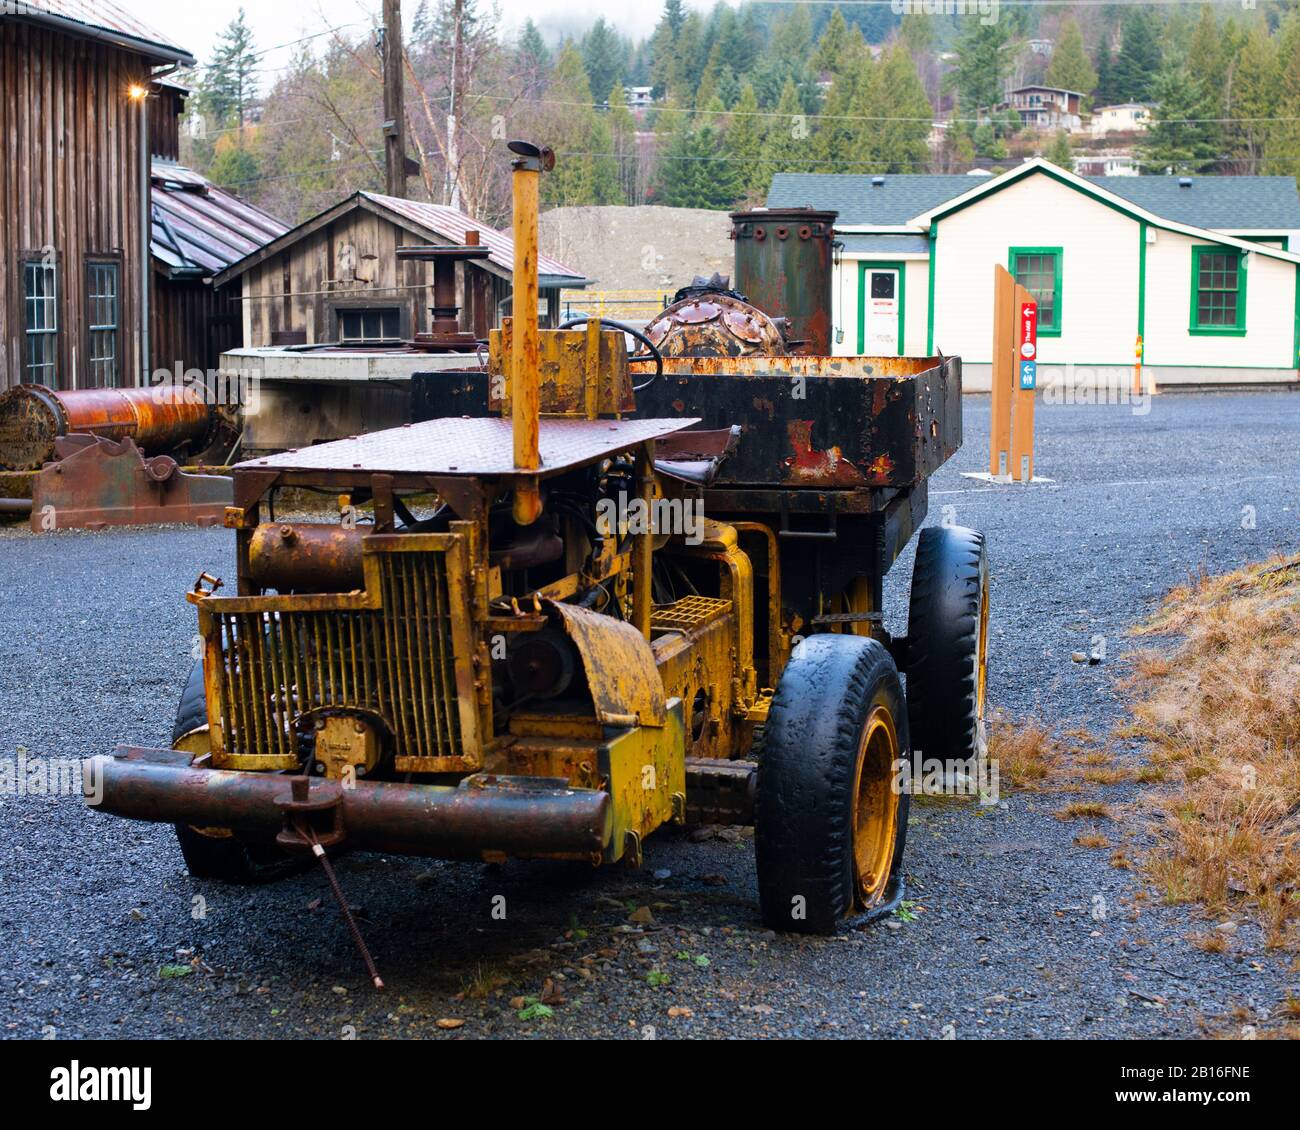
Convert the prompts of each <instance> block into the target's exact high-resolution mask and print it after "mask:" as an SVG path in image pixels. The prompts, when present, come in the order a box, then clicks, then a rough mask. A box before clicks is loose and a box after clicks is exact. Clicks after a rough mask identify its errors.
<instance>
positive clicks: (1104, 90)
mask: <svg viewBox="0 0 1300 1130" xmlns="http://www.w3.org/2000/svg"><path fill="white" fill-rule="evenodd" d="M1118 101H1119V98H1118V96H1117V95H1116V93H1115V56H1114V54H1113V53H1112V52H1111V49H1110V42H1109V40H1108V39H1107V38H1106V37H1105V36H1102V40H1101V42H1100V43H1099V44H1098V45H1097V97H1096V99H1095V100H1094V104H1095V105H1097V106H1113V105H1115V103H1116V102H1118Z"/></svg>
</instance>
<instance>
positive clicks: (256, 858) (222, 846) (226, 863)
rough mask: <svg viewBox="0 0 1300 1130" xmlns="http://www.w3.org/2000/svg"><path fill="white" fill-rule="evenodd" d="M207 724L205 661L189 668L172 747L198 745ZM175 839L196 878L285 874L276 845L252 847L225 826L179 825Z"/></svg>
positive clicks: (234, 879)
mask: <svg viewBox="0 0 1300 1130" xmlns="http://www.w3.org/2000/svg"><path fill="white" fill-rule="evenodd" d="M207 724H208V709H207V703H206V701H205V700H204V692H203V661H202V660H199V661H197V662H196V663H195V664H194V666H193V667H191V668H190V673H189V677H188V678H187V679H186V680H185V689H184V690H182V691H181V701H180V704H179V705H178V706H177V707H176V724H175V725H174V726H173V727H172V748H173V749H188V750H190V751H191V752H194V749H193V748H192V746H193V745H196V744H197V742H196V739H199V738H201V737H202V736H203V734H204V732H205V731H206V728H207ZM175 828H176V841H177V843H179V844H180V848H181V855H182V856H184V857H185V866H186V868H187V870H188V871H189V873H190V874H191V875H193V876H194V877H195V878H196V879H220V880H222V881H223V882H227V883H257V882H264V881H266V880H267V879H272V878H275V877H276V876H278V875H280V874H282V873H283V872H284V871H285V869H286V867H287V864H288V859H287V857H286V856H285V855H284V854H283V853H282V852H278V851H276V850H275V849H274V848H264V847H250V846H249V845H247V844H243V843H241V842H240V841H239V840H237V839H235V837H234V836H233V835H231V833H230V832H229V831H228V830H227V829H224V828H195V827H192V826H191V825H189V824H177V825H175Z"/></svg>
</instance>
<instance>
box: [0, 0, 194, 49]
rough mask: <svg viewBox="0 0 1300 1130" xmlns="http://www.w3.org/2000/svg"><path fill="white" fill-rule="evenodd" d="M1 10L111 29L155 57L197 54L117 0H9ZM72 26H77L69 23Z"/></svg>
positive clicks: (94, 30)
mask: <svg viewBox="0 0 1300 1130" xmlns="http://www.w3.org/2000/svg"><path fill="white" fill-rule="evenodd" d="M11 9H12V10H11ZM0 14H3V15H6V16H15V17H18V18H20V19H22V18H26V19H30V20H34V21H35V22H37V23H42V22H44V23H51V24H53V23H56V22H58V23H61V24H63V25H64V26H65V27H66V26H67V25H69V24H74V25H75V24H80V25H82V26H83V27H84V28H85V30H86V32H87V33H88V34H94V33H97V32H102V33H108V34H109V35H110V36H112V37H114V38H117V39H119V40H121V41H123V45H124V46H135V47H138V48H139V50H140V51H141V53H142V54H146V55H150V56H151V57H153V58H157V59H165V60H169V61H174V62H179V63H193V62H194V56H193V55H191V54H190V53H189V52H188V51H186V50H185V48H183V47H178V46H177V45H176V44H174V43H172V42H170V41H169V40H168V39H166V38H164V37H163V36H162V35H161V34H160V33H159V32H157V31H156V30H154V29H153V28H152V27H150V26H149V25H148V24H147V23H145V22H144V21H143V20H141V19H139V18H138V17H136V16H134V15H132V14H131V13H130V12H128V11H126V9H124V8H122V7H119V6H118V5H117V4H115V3H113V0H23V2H22V3H20V4H6V5H5V6H4V10H3V12H0ZM43 17H44V18H43ZM68 30H69V31H75V30H76V29H75V28H73V27H68ZM128 41H129V42H128Z"/></svg>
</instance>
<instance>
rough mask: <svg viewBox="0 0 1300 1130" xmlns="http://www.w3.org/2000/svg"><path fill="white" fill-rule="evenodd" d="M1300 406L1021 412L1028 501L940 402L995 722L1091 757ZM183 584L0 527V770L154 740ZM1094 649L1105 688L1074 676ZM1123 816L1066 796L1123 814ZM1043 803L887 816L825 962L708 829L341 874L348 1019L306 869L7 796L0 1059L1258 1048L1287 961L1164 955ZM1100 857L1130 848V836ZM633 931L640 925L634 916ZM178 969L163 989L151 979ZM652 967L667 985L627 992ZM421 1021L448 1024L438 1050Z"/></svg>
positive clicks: (204, 552) (326, 907)
mask: <svg viewBox="0 0 1300 1130" xmlns="http://www.w3.org/2000/svg"><path fill="white" fill-rule="evenodd" d="M1298 409H1300V398H1298V397H1296V396H1295V395H1294V394H1288V393H1268V394H1248V395H1245V394H1243V395H1227V394H1219V395H1211V394H1196V395H1177V396H1175V395H1166V396H1164V397H1162V398H1160V399H1158V400H1157V401H1156V402H1155V404H1154V406H1153V410H1152V411H1151V413H1150V414H1149V415H1147V416H1134V415H1132V414H1131V413H1130V412H1129V411H1128V410H1127V409H1125V408H1122V407H1081V406H1080V407H1052V406H1046V407H1043V408H1040V411H1039V448H1038V469H1039V473H1040V474H1042V475H1046V476H1050V477H1051V478H1053V479H1054V480H1055V482H1054V483H1050V484H1048V483H1044V484H1038V485H1035V486H1033V487H1031V488H1028V489H1026V488H1020V487H993V486H989V485H987V484H983V483H978V482H974V481H971V480H969V479H965V478H962V477H961V476H960V474H959V472H960V471H963V470H977V469H980V468H981V467H982V466H983V465H984V462H985V459H986V449H985V443H986V440H985V436H986V433H987V420H988V401H987V399H986V398H982V397H981V398H968V400H967V404H966V425H967V444H966V447H965V448H964V449H963V451H962V452H961V453H960V454H959V455H958V456H957V458H956V459H954V460H953V461H952V463H951V464H950V465H949V466H948V467H946V468H945V469H944V470H943V471H942V472H941V473H940V474H939V475H938V476H936V478H935V479H934V480H933V483H932V493H931V514H930V521H932V522H937V521H940V520H941V519H942V518H943V516H944V511H943V508H944V507H949V506H950V507H952V508H953V510H952V511H951V512H950V516H951V517H952V518H953V519H954V520H955V521H957V522H959V523H962V524H966V525H971V526H975V527H978V528H981V529H983V530H984V531H986V533H987V534H988V536H989V541H990V546H991V552H992V556H993V565H994V575H993V613H992V633H993V634H992V656H991V673H990V687H991V691H990V694H991V699H992V703H993V705H994V707H996V708H1000V709H1003V710H1006V711H1007V712H1009V713H1010V714H1012V715H1026V714H1032V713H1036V714H1038V715H1041V716H1042V717H1044V718H1046V719H1049V720H1051V721H1052V722H1054V723H1059V724H1060V725H1061V726H1062V727H1069V726H1074V725H1086V726H1087V727H1089V728H1090V729H1091V730H1092V731H1093V732H1094V733H1097V734H1098V735H1102V734H1104V733H1105V732H1106V730H1107V729H1108V728H1109V726H1110V724H1111V723H1112V722H1114V721H1116V720H1117V719H1118V718H1119V717H1120V714H1121V709H1122V702H1121V699H1120V697H1119V692H1117V690H1116V688H1115V679H1116V677H1117V675H1119V674H1122V672H1123V669H1124V659H1123V654H1124V652H1125V651H1126V650H1127V649H1128V648H1129V647H1131V646H1132V645H1131V644H1130V642H1129V641H1128V640H1127V639H1126V638H1125V631H1126V629H1127V628H1128V627H1130V626H1131V625H1132V624H1133V623H1135V622H1136V621H1138V620H1139V619H1141V618H1142V617H1143V616H1144V615H1145V614H1146V613H1147V612H1148V611H1149V610H1150V609H1152V607H1153V606H1154V604H1155V602H1156V601H1157V600H1158V598H1159V596H1160V594H1161V593H1162V592H1163V591H1164V590H1165V589H1167V588H1168V587H1169V586H1170V585H1172V584H1175V583H1177V582H1179V581H1180V580H1182V579H1184V578H1185V577H1186V576H1187V575H1188V574H1189V573H1194V572H1196V571H1198V570H1202V569H1204V570H1208V571H1220V570H1227V569H1231V568H1234V567H1237V566H1239V565H1241V564H1243V563H1245V562H1248V561H1251V560H1254V559H1258V558H1260V557H1262V556H1264V555H1266V554H1267V553H1269V552H1270V551H1272V550H1275V549H1278V548H1282V547H1289V548H1291V549H1294V547H1295V545H1296V542H1297V535H1298V534H1300V526H1298V525H1297V517H1298V515H1300V490H1298V489H1297V487H1298V485H1300V411H1297V410H1298ZM1246 507H1252V508H1253V517H1254V521H1253V528H1247V527H1248V526H1249V525H1251V523H1247V526H1243V516H1248V515H1250V514H1251V513H1252V512H1251V511H1247V510H1245V509H1244V508H1246ZM200 570H207V571H209V572H212V573H215V574H225V575H230V574H231V573H232V572H233V565H232V557H231V538H230V535H229V534H228V533H227V532H226V531H223V530H194V529H149V530H118V531H110V532H105V533H99V534H89V533H79V532H68V533H60V534H55V535H45V536H33V535H31V534H29V533H27V532H26V531H25V530H23V529H18V528H13V527H9V528H6V529H0V608H3V615H0V628H2V630H0V704H2V705H3V709H0V756H2V757H4V758H6V759H9V760H10V762H11V763H12V759H13V758H14V756H15V753H16V750H17V747H20V746H21V747H23V748H25V749H26V751H27V752H28V754H29V755H31V756H41V757H44V756H85V755H88V754H92V753H99V752H104V751H107V750H109V749H111V748H112V746H113V745H114V744H115V743H117V742H120V741H131V742H136V743H141V744H163V743H164V742H165V740H166V738H167V737H168V733H169V730H170V726H171V721H172V714H173V711H174V708H175V699H176V696H177V694H178V692H179V687H180V683H181V680H182V678H183V676H184V674H185V672H186V670H187V668H188V666H189V663H190V648H191V641H192V638H193V634H194V620H193V614H192V610H191V609H190V607H189V606H188V605H187V604H186V603H185V602H184V600H183V597H182V595H181V594H182V592H183V590H184V589H185V588H187V587H188V586H189V585H190V584H192V582H193V580H194V578H195V576H196V575H197V574H198V572H199V571H200ZM909 573H910V553H909V555H908V558H907V559H905V560H903V561H900V562H899V564H898V566H897V567H896V569H895V571H894V573H893V574H891V578H890V581H891V583H890V596H891V602H892V607H893V619H892V625H893V626H894V627H895V628H896V629H899V630H901V628H902V626H903V625H902V623H901V620H900V619H899V616H898V613H899V610H900V609H902V608H903V607H904V603H903V602H904V601H905V596H906V582H907V578H908V576H909ZM1096 634H1100V635H1103V636H1105V638H1106V641H1107V651H1108V656H1109V658H1108V659H1107V661H1106V662H1105V663H1103V664H1102V665H1100V666H1095V667H1089V666H1082V665H1077V664H1074V663H1072V662H1071V660H1070V653H1071V652H1072V651H1075V650H1086V649H1087V648H1088V647H1089V646H1090V643H1091V640H1092V637H1093V636H1094V635H1096ZM1133 795H1134V787H1133V786H1116V787H1110V788H1098V789H1093V790H1091V791H1085V792H1084V793H1082V794H1078V795H1077V796H1074V797H1071V798H1069V799H1081V798H1085V799H1086V798H1089V797H1093V796H1096V797H1098V798H1101V799H1105V800H1106V801H1107V802H1108V803H1110V804H1111V805H1112V806H1113V807H1116V808H1121V807H1122V806H1123V805H1124V804H1125V802H1126V801H1128V800H1130V799H1131V798H1132V796H1133ZM1063 803H1064V799H1063V798H1062V797H1061V796H1059V795H1058V796H1053V795H1045V794H1038V795H1034V794H1012V795H1010V796H1007V797H1005V798H1004V802H1003V803H1002V804H1001V805H999V806H996V807H992V808H976V807H972V806H969V805H960V804H927V805H921V806H918V807H917V809H915V810H914V815H913V822H912V827H911V830H910V834H909V860H908V865H907V870H908V874H909V888H910V889H909V898H910V899H911V900H912V902H913V903H914V905H913V906H912V907H911V908H910V914H909V915H908V916H906V917H907V918H909V919H910V920H906V921H904V920H902V919H900V918H894V919H891V920H889V921H887V922H883V923H877V924H875V925H872V926H870V927H867V928H865V929H862V930H858V931H846V932H844V933H843V934H841V935H840V936H838V937H835V938H832V939H828V940H822V939H811V940H810V939H800V938H794V937H782V936H776V935H774V934H771V933H770V932H767V931H765V930H763V929H762V928H761V926H760V925H759V923H758V921H757V906H756V892H755V884H754V877H753V861H752V848H751V845H750V843H749V840H748V839H747V838H745V837H742V836H738V835H737V836H733V835H731V834H728V838H725V839H708V840H706V841H703V842H696V841H695V839H694V838H693V837H691V836H688V835H684V834H681V833H674V832H668V833H665V834H661V835H657V836H655V837H653V838H652V839H651V840H650V841H649V842H648V843H647V851H646V866H645V868H644V870H642V871H641V872H639V873H629V872H624V871H611V872H608V873H604V872H597V873H593V872H591V871H590V870H589V869H585V868H575V867H563V866H547V865H541V864H509V865H506V866H504V867H501V868H493V867H484V866H477V865H465V864H441V863H432V864H430V863H428V862H424V861H419V860H403V859H388V858H381V857H379V856H375V855H355V856H351V857H348V858H346V859H344V860H342V861H341V862H340V863H339V865H338V871H339V875H340V878H341V881H342V883H343V886H344V888H345V890H346V891H347V892H348V894H349V897H350V898H351V900H352V901H353V903H354V904H355V905H356V906H358V907H360V908H362V915H363V922H362V925H363V930H364V931H365V934H366V936H367V938H368V939H369V941H370V943H371V946H372V948H373V950H374V954H375V958H376V961H377V963H378V965H379V968H380V970H381V971H382V973H383V975H384V978H385V980H386V982H387V983H388V986H389V989H388V991H386V992H385V993H383V994H382V995H377V994H375V993H373V992H372V991H371V990H370V989H369V988H368V986H367V984H366V981H365V977H364V975H363V971H362V968H361V966H360V962H359V961H358V959H357V957H356V955H355V954H354V952H353V950H352V945H351V941H350V939H349V938H348V935H347V933H346V931H345V928H344V926H343V924H342V922H341V920H340V919H339V917H338V915H337V913H336V912H335V910H334V908H333V905H332V903H331V901H330V896H329V892H328V890H327V888H326V885H325V882H324V879H323V877H322V876H321V875H319V874H318V873H315V872H311V871H308V872H306V873H304V874H301V875H298V876H295V877H293V878H290V879H288V880H285V881H283V882H280V883H278V884H275V885H272V886H265V887H259V888H255V889H235V888H227V887H223V886H220V885H217V884H211V883H206V882H199V881H196V880H193V879H190V878H189V877H188V876H187V875H186V873H185V871H184V869H183V865H182V863H181V859H180V855H179V853H178V851H177V849H176V847H175V844H174V840H173V836H172V832H171V829H170V828H167V827H162V826H152V825H142V824H134V823H129V822H126V821H121V820H115V819H111V818H107V817H100V816H94V815H92V814H90V813H89V812H87V810H86V809H85V808H84V806H83V805H82V803H81V801H80V800H79V799H76V798H66V797H61V798H48V797H41V796H17V797H16V796H12V795H7V796H3V797H0V851H3V858H4V880H3V882H2V883H0V1002H2V1003H0V1033H2V1034H4V1035H9V1036H25V1037H39V1036H41V1035H42V1034H44V1033H46V1032H47V1031H48V1030H49V1029H50V1028H52V1029H53V1031H54V1034H56V1035H58V1036H61V1037H77V1036H98V1037H109V1038H112V1037H115V1036H136V1037H157V1038H166V1039H176V1038H183V1037H185V1036H187V1035H188V1036H217V1037H237V1038H256V1037H271V1036H311V1037H321V1038H339V1037H346V1036H350V1035H356V1036H357V1037H359V1038H376V1037H387V1038H393V1037H405V1036H430V1037H455V1036H489V1035H507V1036H559V1035H563V1036H581V1035H601V1036H625V1037H629V1038H641V1037H642V1036H644V1035H647V1034H649V1033H648V1032H647V1031H646V1030H647V1028H653V1029H654V1034H655V1035H658V1036H660V1037H667V1036H675V1037H676V1036H682V1037H717V1036H760V1035H783V1036H795V1035H797V1036H818V1035H825V1036H833V1035H840V1036H862V1035H879V1036H893V1037H899V1036H907V1037H926V1038H937V1037H941V1036H943V1035H944V1034H945V1030H946V1031H947V1032H948V1033H950V1034H953V1035H955V1036H956V1037H957V1038H959V1039H965V1038H979V1037H987V1036H1011V1037H1022V1038H1044V1037H1057V1036H1095V1037H1124V1036H1194V1035H1196V1034H1197V1033H1198V1032H1199V1031H1201V1030H1202V1024H1203V1023H1208V1024H1209V1026H1211V1027H1213V1028H1215V1029H1219V1030H1225V1029H1226V1030H1228V1031H1230V1032H1231V1031H1235V1030H1236V1029H1237V1028H1238V1026H1239V1025H1241V1024H1242V1023H1246V1022H1249V1023H1256V1024H1260V1025H1261V1026H1264V1027H1267V1026H1268V1025H1269V1024H1270V1023H1272V1022H1274V1021H1272V1020H1270V1018H1271V1017H1274V1016H1275V1014H1276V1010H1277V1008H1278V1006H1279V1004H1280V1002H1281V1001H1283V1000H1284V999H1285V997H1286V996H1287V994H1288V992H1290V993H1292V994H1294V995H1297V996H1300V979H1298V978H1297V975H1296V974H1295V973H1294V972H1288V971H1287V966H1288V963H1289V960H1290V959H1289V958H1287V957H1286V956H1285V955H1279V954H1275V953H1272V952H1270V951H1268V950H1266V949H1265V948H1264V946H1263V944H1262V940H1261V937H1260V934H1259V932H1258V930H1257V929H1256V928H1255V927H1254V926H1253V925H1251V924H1250V923H1249V921H1248V920H1247V919H1245V918H1243V919H1242V920H1241V926H1240V929H1239V930H1238V931H1237V933H1236V934H1235V935H1234V936H1233V937H1232V940H1231V949H1230V952H1228V953H1225V954H1209V953H1205V952H1203V951H1201V950H1199V949H1197V948H1195V947H1193V946H1192V945H1190V944H1189V943H1188V942H1187V940H1186V937H1187V935H1188V934H1190V933H1193V932H1196V931H1203V930H1205V929H1206V928H1207V925H1208V924H1207V923H1205V922H1204V921H1202V920H1201V919H1199V917H1198V916H1197V915H1196V914H1195V913H1194V912H1193V911H1191V910H1189V909H1187V908H1179V907H1173V908H1171V907H1165V906H1163V905H1162V904H1161V903H1160V901H1159V898H1158V893H1156V895H1155V896H1153V897H1151V898H1147V899H1142V898H1139V897H1138V896H1139V892H1140V890H1141V885H1140V878H1139V876H1138V875H1136V874H1135V873H1133V872H1127V871H1122V870H1117V869H1115V868H1112V867H1111V866H1110V865H1109V862H1108V860H1109V856H1110V852H1109V851H1105V850H1100V851H1099V850H1095V849H1087V848H1082V847H1077V846H1075V844H1074V842H1073V841H1074V837H1075V836H1076V835H1077V834H1078V833H1079V832H1080V831H1081V830H1083V827H1082V826H1081V825H1080V824H1079V823H1078V822H1063V821H1060V820H1057V819H1056V818H1055V815H1054V814H1055V812H1056V811H1057V810H1058V809H1059V808H1060V807H1061V805H1062V804H1063ZM1105 831H1106V833H1107V835H1108V836H1109V837H1110V838H1111V840H1112V841H1114V842H1115V843H1116V844H1117V845H1120V846H1123V845H1124V844H1125V843H1126V842H1127V843H1128V844H1129V850H1130V853H1132V852H1135V851H1137V850H1138V849H1139V848H1140V835H1141V832H1140V823H1139V822H1138V821H1136V820H1133V821H1129V822H1120V823H1117V824H1115V825H1112V826H1110V827H1107V828H1106V829H1105ZM495 895H504V896H505V899H506V907H507V914H506V918H505V920H504V921H501V920H497V919H495V918H494V917H493V916H492V913H491V912H492V905H493V903H492V900H493V896H495ZM640 907H648V908H649V911H650V915H651V917H652V919H653V921H652V922H649V923H645V922H637V921H633V920H632V918H633V915H632V914H631V911H633V910H635V909H636V908H640ZM1098 908H1101V909H1102V910H1104V914H1102V915H1101V916H1100V917H1098V916H1096V912H1097V910H1098ZM635 917H636V918H637V919H643V918H644V917H645V915H644V914H643V913H640V914H637V915H635ZM195 957H198V958H200V959H201V962H200V963H199V964H198V965H197V967H194V971H193V972H191V973H189V974H188V975H184V976H170V977H165V976H161V975H160V969H162V967H164V966H179V965H184V966H189V965H190V962H191V961H192V959H193V958H195ZM656 969H657V970H659V971H661V972H662V973H665V974H667V975H668V978H669V979H668V981H667V983H660V984H652V983H651V982H652V981H656V982H657V981H662V978H660V977H654V978H649V977H648V974H649V973H650V971H651V970H656ZM548 979H550V980H551V981H552V986H553V992H554V994H555V995H557V996H561V997H563V998H564V1003H556V1004H555V1005H554V1009H553V1011H554V1016H553V1018H551V1019H531V1020H520V1019H518V1018H517V1016H516V1010H515V1008H512V1007H511V1004H510V1001H511V998H513V997H516V996H537V995H539V994H540V993H541V991H542V988H543V985H544V983H545V982H546V981H547V980H548ZM462 993H464V994H466V996H465V997H464V998H462V999H457V997H458V994H462ZM1235 1009H1245V1010H1247V1012H1246V1013H1242V1014H1240V1015H1238V1014H1235V1013H1234V1011H1233V1010H1235ZM682 1010H689V1012H684V1011H682ZM440 1018H442V1019H448V1018H452V1019H463V1020H464V1021H465V1023H464V1025H463V1027H460V1028H459V1029H455V1030H442V1029H440V1028H438V1027H437V1021H438V1020H439V1019H440Z"/></svg>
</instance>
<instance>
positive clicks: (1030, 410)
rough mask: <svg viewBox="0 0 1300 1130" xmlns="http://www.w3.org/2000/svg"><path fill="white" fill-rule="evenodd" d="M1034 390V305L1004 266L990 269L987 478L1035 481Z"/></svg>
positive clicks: (1035, 379) (1035, 321)
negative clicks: (990, 386) (990, 393)
mask: <svg viewBox="0 0 1300 1130" xmlns="http://www.w3.org/2000/svg"><path fill="white" fill-rule="evenodd" d="M1037 387H1038V303H1037V302H1036V301H1035V300H1034V296H1033V295H1032V294H1030V293H1029V291H1028V290H1026V289H1025V288H1024V287H1023V286H1021V285H1020V284H1019V283H1017V282H1016V280H1015V279H1014V278H1012V277H1011V273H1010V272H1009V271H1008V270H1007V269H1006V268H1005V267H1003V266H1000V265H999V266H995V267H994V268H993V421H992V427H991V429H990V441H989V474H990V475H992V476H993V477H994V478H996V479H1002V480H1008V481H1009V480H1011V479H1019V480H1020V481H1021V482H1024V483H1028V482H1031V481H1032V480H1033V477H1034V396H1035V391H1036V389H1037Z"/></svg>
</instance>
